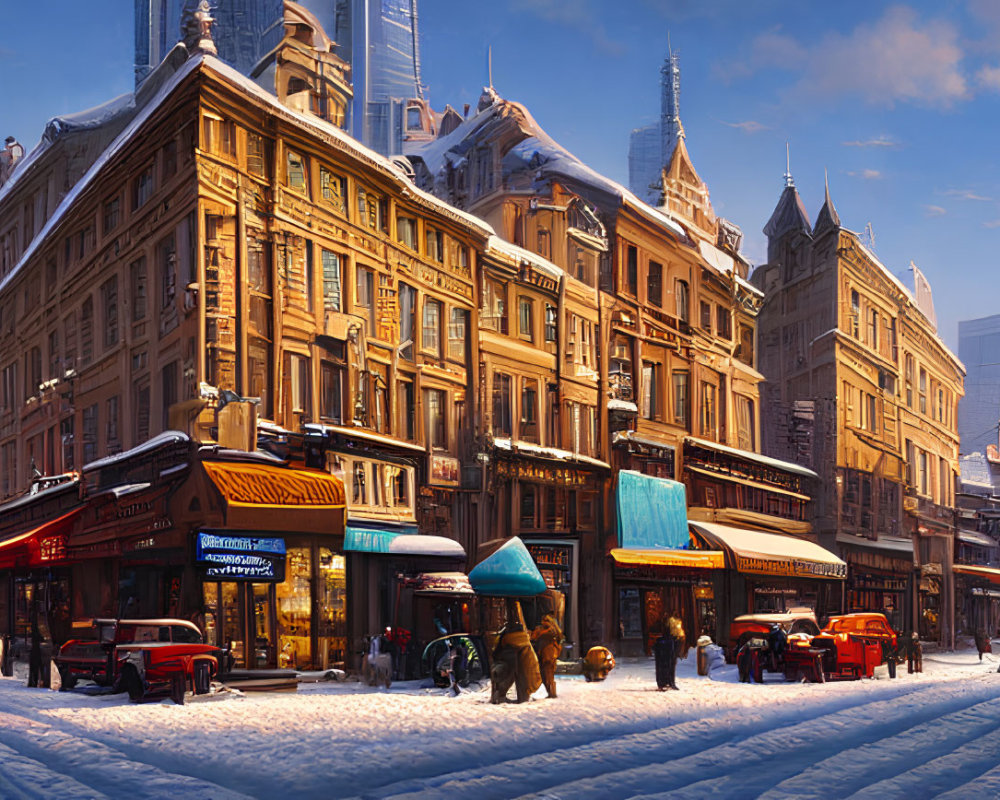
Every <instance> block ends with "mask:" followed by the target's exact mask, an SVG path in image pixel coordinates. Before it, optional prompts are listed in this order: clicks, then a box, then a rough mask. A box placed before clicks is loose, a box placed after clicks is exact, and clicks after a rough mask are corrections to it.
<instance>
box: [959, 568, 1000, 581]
mask: <svg viewBox="0 0 1000 800" xmlns="http://www.w3.org/2000/svg"><path fill="white" fill-rule="evenodd" d="M951 571H952V572H957V573H958V574H959V575H969V576H971V577H975V578H985V579H986V580H988V581H989V582H990V583H1000V569H995V568H992V567H977V566H973V565H971V564H954V565H953V566H952V568H951Z"/></svg>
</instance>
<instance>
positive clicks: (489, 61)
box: [486, 45, 493, 89]
mask: <svg viewBox="0 0 1000 800" xmlns="http://www.w3.org/2000/svg"><path fill="white" fill-rule="evenodd" d="M486 75H487V77H488V78H489V82H490V88H491V89H492V88H493V46H492V45H491V46H490V47H487V48H486Z"/></svg>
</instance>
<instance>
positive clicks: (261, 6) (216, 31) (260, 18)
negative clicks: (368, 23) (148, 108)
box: [135, 0, 333, 87]
mask: <svg viewBox="0 0 1000 800" xmlns="http://www.w3.org/2000/svg"><path fill="white" fill-rule="evenodd" d="M329 2H333V0H328V3H329ZM303 5H306V4H303ZM195 6H197V0H135V85H136V86H137V87H138V86H139V84H141V83H142V82H143V81H144V80H145V79H146V76H147V75H148V74H149V73H150V72H152V71H153V70H154V69H155V68H156V67H157V66H158V65H159V63H160V62H161V61H162V60H163V59H164V57H165V56H166V55H167V53H169V52H170V51H171V49H173V47H174V45H176V44H177V42H179V41H180V40H181V38H183V37H182V34H181V25H182V23H183V20H184V12H185V10H186V9H187V8H191V9H193V8H194V7H195ZM211 8H212V16H213V17H214V18H215V26H214V27H213V29H212V39H213V40H214V42H215V47H216V49H217V50H218V52H219V58H221V59H222V60H223V61H225V62H226V63H227V64H229V65H230V66H232V67H234V68H235V69H237V70H239V71H240V72H242V73H243V74H244V75H249V74H250V72H251V71H252V70H253V68H254V67H255V66H256V65H257V63H258V62H259V61H260V60H261V58H263V57H264V56H265V55H266V54H267V53H269V52H270V51H271V50H273V49H274V48H275V47H277V45H278V43H279V42H280V41H281V37H282V35H283V33H284V30H283V27H282V20H283V19H284V0H215V1H214V2H213V3H212V4H211Z"/></svg>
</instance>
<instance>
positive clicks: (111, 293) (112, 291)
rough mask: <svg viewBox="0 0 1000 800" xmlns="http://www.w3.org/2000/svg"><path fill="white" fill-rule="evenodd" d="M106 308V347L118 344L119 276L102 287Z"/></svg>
mask: <svg viewBox="0 0 1000 800" xmlns="http://www.w3.org/2000/svg"><path fill="white" fill-rule="evenodd" d="M101 305H102V306H103V308H104V347H105V349H107V348H109V347H114V346H115V345H116V344H118V276H117V275H112V276H111V277H110V278H108V279H107V280H106V281H105V282H104V283H103V284H102V285H101Z"/></svg>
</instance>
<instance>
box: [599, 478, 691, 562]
mask: <svg viewBox="0 0 1000 800" xmlns="http://www.w3.org/2000/svg"><path fill="white" fill-rule="evenodd" d="M616 501H617V504H618V542H619V545H620V546H621V547H623V548H626V549H630V550H635V549H648V548H656V547H664V548H673V549H677V550H684V549H686V548H687V547H689V546H690V540H691V537H690V534H689V533H688V525H687V503H686V493H685V489H684V484H683V483H678V482H677V481H671V480H668V479H666V478H654V477H651V476H649V475H643V474H642V473H641V472H635V471H633V470H627V469H623V470H621V471H620V472H619V473H618V489H617V492H616Z"/></svg>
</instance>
